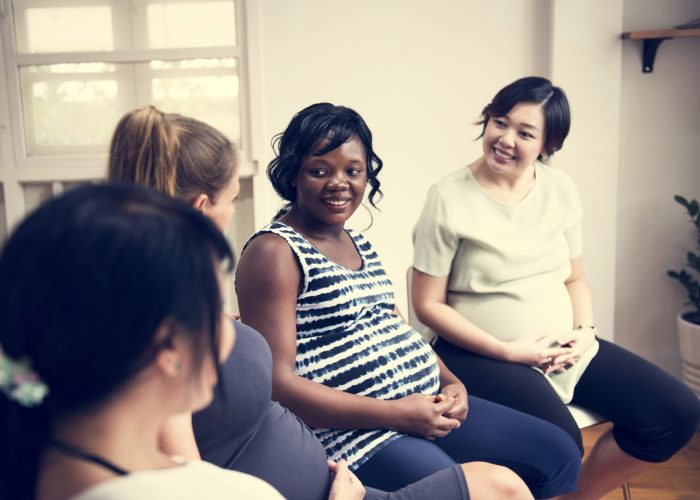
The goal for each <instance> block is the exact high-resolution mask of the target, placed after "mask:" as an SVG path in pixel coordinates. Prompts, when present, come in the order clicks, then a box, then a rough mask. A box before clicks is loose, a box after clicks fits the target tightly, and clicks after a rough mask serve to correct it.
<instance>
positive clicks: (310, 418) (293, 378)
mask: <svg viewBox="0 0 700 500" xmlns="http://www.w3.org/2000/svg"><path fill="white" fill-rule="evenodd" d="M272 399H274V400H275V401H279V402H280V404H282V405H283V406H285V407H286V408H289V409H290V410H291V411H292V412H294V414H296V415H297V416H298V417H299V418H301V419H302V420H303V421H304V423H305V424H307V425H310V426H312V427H326V428H331V429H378V428H393V427H394V422H393V420H392V417H393V412H392V408H391V403H392V402H391V401H385V400H381V399H375V398H370V397H366V396H358V395H356V394H350V393H347V392H343V391H340V390H337V389H333V388H330V387H327V386H325V385H323V384H320V383H317V382H313V381H311V380H308V379H305V378H303V377H301V376H299V375H296V374H295V373H293V372H287V373H280V371H278V372H277V373H273V392H272Z"/></svg>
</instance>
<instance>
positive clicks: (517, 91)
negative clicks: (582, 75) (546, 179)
mask: <svg viewBox="0 0 700 500" xmlns="http://www.w3.org/2000/svg"><path fill="white" fill-rule="evenodd" d="M528 102H529V103H533V104H539V105H540V106H542V112H543V113H544V151H545V154H544V155H540V156H539V157H538V160H543V159H546V158H549V157H550V156H552V155H553V154H554V153H556V152H557V151H559V150H560V149H561V148H562V146H563V145H564V139H566V136H567V135H568V134H569V128H570V126H571V111H570V110H569V101H568V100H567V98H566V94H565V93H564V91H563V90H562V89H561V88H559V87H555V86H554V85H552V82H550V81H549V80H547V79H546V78H542V77H539V76H528V77H525V78H520V79H519V80H516V81H514V82H513V83H511V84H509V85H506V86H505V87H503V88H502V89H501V90H499V91H498V93H497V94H496V95H495V96H494V98H493V100H492V101H491V102H490V103H488V104H487V105H486V107H485V108H484V110H483V111H482V112H481V120H480V121H478V122H477V124H478V125H482V129H481V135H479V137H482V136H483V135H484V131H485V130H486V124H487V123H488V121H489V120H490V119H491V118H494V117H499V116H505V115H507V114H508V113H509V112H510V110H511V109H513V108H514V107H515V106H516V105H517V104H520V103H528Z"/></svg>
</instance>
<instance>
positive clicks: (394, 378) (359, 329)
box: [249, 222, 440, 470]
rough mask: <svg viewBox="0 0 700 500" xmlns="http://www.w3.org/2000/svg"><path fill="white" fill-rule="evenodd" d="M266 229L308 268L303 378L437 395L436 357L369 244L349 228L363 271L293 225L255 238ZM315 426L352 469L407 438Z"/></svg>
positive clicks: (365, 389) (300, 358) (300, 356)
mask: <svg viewBox="0 0 700 500" xmlns="http://www.w3.org/2000/svg"><path fill="white" fill-rule="evenodd" d="M262 233H274V234H276V235H278V236H281V237H282V238H284V239H285V241H286V242H287V243H288V244H289V246H290V247H291V248H292V251H293V252H294V255H295V256H296V258H297V260H298V262H299V264H300V266H301V269H302V274H303V283H302V287H301V291H300V293H299V295H298V297H297V308H296V321H297V356H296V373H297V374H298V375H300V376H302V377H305V378H307V379H309V380H313V381H314V382H318V383H320V384H323V385H326V386H328V387H332V388H334V389H338V390H341V391H345V392H348V393H352V394H358V395H362V396H368V397H372V398H378V399H398V398H401V397H404V396H408V395H410V394H414V393H422V394H437V392H438V390H439V388H440V372H439V367H438V364H437V358H436V357H435V354H434V352H433V350H432V348H431V347H430V346H429V345H428V344H427V343H426V342H425V341H424V340H423V338H422V337H421V335H420V334H419V333H418V332H416V331H415V330H414V329H413V328H411V327H410V326H409V325H408V324H407V323H406V322H404V321H403V320H402V319H401V318H400V317H399V316H396V315H395V314H394V309H395V297H394V292H393V289H392V284H391V281H390V280H389V277H388V276H387V274H386V272H385V271H384V267H383V266H382V263H381V261H380V260H379V257H378V256H377V253H376V252H375V251H374V250H373V249H372V246H371V245H370V243H369V241H367V240H366V239H365V238H364V237H363V236H362V235H361V234H359V233H355V232H353V231H348V234H349V235H350V237H351V238H352V240H353V242H354V243H355V246H356V248H357V250H358V252H359V254H360V256H361V258H362V267H361V268H360V270H358V271H353V270H351V269H347V268H345V267H343V266H341V265H339V264H337V263H335V262H333V261H332V260H330V259H329V258H328V257H326V256H325V255H324V254H323V253H321V252H320V251H319V250H318V249H317V248H316V247H315V246H314V245H312V244H311V243H309V242H308V241H307V240H306V239H305V238H304V237H303V236H302V235H301V234H299V233H298V232H297V231H295V230H294V229H292V228H291V227H289V226H288V225H286V224H283V223H281V222H274V223H272V224H270V225H269V226H267V227H266V228H264V229H262V230H260V231H259V232H257V233H256V234H255V235H253V236H252V237H251V240H252V239H253V238H255V237H256V236H258V235H259V234H262ZM251 240H249V241H251ZM313 430H314V433H315V434H316V436H317V437H318V439H319V440H320V441H321V443H322V444H323V446H324V448H325V449H326V453H327V454H328V457H329V458H331V459H332V460H338V459H340V458H344V459H346V460H347V462H348V465H349V466H350V468H351V469H353V470H354V469H357V468H358V467H359V466H360V465H362V464H363V463H364V462H365V461H366V460H367V459H369V458H370V457H371V456H372V455H373V454H374V453H376V452H377V451H379V450H380V449H381V448H382V447H384V446H386V445H387V444H389V443H390V442H391V441H393V440H394V439H396V438H398V437H401V436H402V434H400V433H397V432H395V431H391V430H387V429H370V430H366V429H359V430H337V429H324V428H315V429H313Z"/></svg>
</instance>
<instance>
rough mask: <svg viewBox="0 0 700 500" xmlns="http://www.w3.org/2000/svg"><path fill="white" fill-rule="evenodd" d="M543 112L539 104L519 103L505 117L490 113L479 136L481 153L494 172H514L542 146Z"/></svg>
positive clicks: (534, 158) (523, 165) (520, 168)
mask: <svg viewBox="0 0 700 500" xmlns="http://www.w3.org/2000/svg"><path fill="white" fill-rule="evenodd" d="M544 125H545V123H544V113H543V112H542V107H541V106H540V105H539V104H535V103H531V102H523V103H520V104H516V105H515V106H513V109H511V110H510V111H509V112H508V113H506V115H505V116H492V117H490V118H489V120H488V123H487V124H486V130H485V131H484V137H483V143H482V144H483V149H484V156H485V157H486V164H487V165H488V167H489V168H490V170H491V171H492V172H494V173H496V174H502V175H509V174H516V175H517V174H518V173H519V172H522V171H523V170H524V169H525V168H526V167H528V166H530V165H532V164H533V163H534V162H535V160H537V157H538V156H539V155H540V154H542V153H543V149H544V140H545V137H544Z"/></svg>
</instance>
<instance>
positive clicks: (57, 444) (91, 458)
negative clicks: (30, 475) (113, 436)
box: [49, 439, 129, 476]
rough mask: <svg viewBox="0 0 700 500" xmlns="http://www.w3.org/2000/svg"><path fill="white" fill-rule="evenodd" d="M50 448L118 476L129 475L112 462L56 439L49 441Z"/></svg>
mask: <svg viewBox="0 0 700 500" xmlns="http://www.w3.org/2000/svg"><path fill="white" fill-rule="evenodd" d="M49 444H50V445H51V446H53V447H54V448H56V449H57V450H58V451H61V452H63V453H65V454H66V455H70V456H71V457H74V458H79V459H81V460H86V461H88V462H92V463H94V464H97V465H101V466H102V467H104V468H105V469H108V470H110V471H112V472H114V473H115V474H116V475H118V476H126V475H128V474H129V471H128V470H126V469H122V468H121V467H119V466H117V465H114V464H113V463H112V462H110V461H109V460H107V459H105V458H102V457H101V456H99V455H96V454H94V453H91V452H89V451H87V450H84V449H82V448H78V447H77V446H73V445H71V444H68V443H64V442H63V441H59V440H57V439H51V441H50V442H49Z"/></svg>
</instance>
